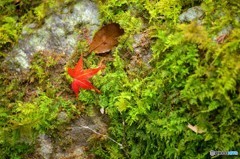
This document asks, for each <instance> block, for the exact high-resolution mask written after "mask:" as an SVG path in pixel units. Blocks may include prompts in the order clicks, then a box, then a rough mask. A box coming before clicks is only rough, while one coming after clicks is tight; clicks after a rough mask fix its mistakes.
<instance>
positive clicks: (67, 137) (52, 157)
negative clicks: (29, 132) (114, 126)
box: [33, 112, 108, 159]
mask: <svg viewBox="0 0 240 159" xmlns="http://www.w3.org/2000/svg"><path fill="white" fill-rule="evenodd" d="M107 122H108V119H107V116H106V115H102V114H100V112H97V113H94V115H93V116H91V117H89V116H81V117H80V118H78V119H76V120H75V121H73V122H72V123H71V124H69V125H66V126H65V127H64V128H63V129H60V130H59V131H58V132H57V133H55V138H54V139H53V138H52V139H51V137H49V136H47V135H45V134H44V135H40V136H39V139H38V144H37V147H38V148H37V151H36V152H35V154H33V156H34V158H44V159H86V158H90V157H92V154H90V155H89V154H88V155H87V154H86V149H87V147H88V142H87V141H88V139H89V137H91V136H92V135H94V134H95V135H96V133H95V132H97V133H100V134H103V135H106V133H107V132H106V131H107V124H106V123H107ZM90 129H91V130H90ZM94 131H95V132H94ZM56 136H58V137H56Z"/></svg>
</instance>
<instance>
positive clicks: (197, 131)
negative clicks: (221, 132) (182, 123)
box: [188, 123, 205, 134]
mask: <svg viewBox="0 0 240 159" xmlns="http://www.w3.org/2000/svg"><path fill="white" fill-rule="evenodd" d="M188 128H189V129H191V130H192V131H194V132H195V133H198V134H202V133H204V132H205V131H204V130H201V129H199V128H198V127H197V126H196V125H195V126H193V125H191V124H189V123H188Z"/></svg>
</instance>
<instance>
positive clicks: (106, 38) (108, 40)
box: [89, 23, 124, 54]
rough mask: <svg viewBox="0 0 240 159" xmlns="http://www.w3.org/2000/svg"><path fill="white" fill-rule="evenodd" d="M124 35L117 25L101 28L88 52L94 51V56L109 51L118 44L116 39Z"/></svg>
mask: <svg viewBox="0 0 240 159" xmlns="http://www.w3.org/2000/svg"><path fill="white" fill-rule="evenodd" d="M123 33H124V30H123V29H121V28H120V26H119V24H117V23H111V24H107V25H105V26H103V27H102V28H101V29H100V30H99V31H97V32H96V34H95V35H94V37H93V40H92V42H91V44H90V48H89V52H92V51H94V52H95V53H96V54H100V53H105V52H108V51H110V50H111V49H112V48H113V47H114V46H116V45H117V44H118V37H119V36H121V35H122V34H123Z"/></svg>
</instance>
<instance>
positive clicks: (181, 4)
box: [0, 0, 240, 158]
mask: <svg viewBox="0 0 240 159" xmlns="http://www.w3.org/2000/svg"><path fill="white" fill-rule="evenodd" d="M97 3H98V5H99V10H100V13H101V21H102V23H110V22H116V23H119V24H120V26H121V27H122V28H123V29H124V30H125V34H124V35H123V36H122V37H121V39H120V41H119V45H118V46H117V47H116V48H115V49H113V50H112V53H111V54H109V55H108V56H109V57H108V58H106V59H107V60H106V61H105V62H106V66H107V67H106V68H105V70H104V71H103V73H102V74H99V75H97V76H94V77H93V79H92V82H93V84H94V85H95V86H96V87H97V88H99V89H100V90H101V92H102V94H100V95H99V94H96V93H94V92H92V91H85V90H83V91H81V93H80V94H79V97H78V100H76V99H75V98H74V95H73V93H72V91H71V90H70V88H69V83H70V81H68V80H66V76H65V74H66V71H65V70H64V65H65V61H64V60H66V58H64V57H61V55H55V54H54V53H51V54H52V56H47V57H49V58H42V57H46V56H45V54H48V53H46V52H42V53H38V54H36V55H35V56H34V57H33V59H34V60H33V61H32V65H31V68H30V70H29V72H28V73H25V74H24V73H23V74H18V75H15V74H12V73H8V71H7V70H5V69H4V68H2V72H3V73H1V85H0V89H1V91H0V93H2V94H1V96H3V98H2V99H1V102H2V101H3V105H1V109H0V116H1V123H0V124H1V125H0V126H1V127H2V128H3V129H0V144H1V147H0V148H1V152H3V153H4V155H7V156H9V155H10V154H11V155H12V156H10V157H16V156H17V157H19V156H20V154H21V153H22V152H26V149H27V148H29V146H28V144H20V142H19V141H21V139H23V138H24V139H25V138H29V136H24V132H25V131H26V130H27V131H29V129H30V127H31V128H32V127H33V129H32V130H31V131H32V132H33V133H32V134H31V137H32V136H33V137H34V136H35V134H37V133H40V132H43V131H46V130H49V129H54V128H56V127H58V124H60V123H58V122H57V120H56V116H57V113H58V112H59V111H60V110H63V111H66V112H68V113H69V115H70V116H72V117H73V116H74V115H77V114H78V113H77V112H82V111H83V106H86V107H97V108H98V109H100V108H102V109H104V110H105V113H106V114H107V115H108V116H109V118H110V123H109V128H108V136H109V137H111V138H112V139H114V140H115V141H116V142H117V143H121V144H122V145H123V147H120V146H119V145H118V144H116V143H115V142H113V141H111V140H108V139H103V140H102V139H98V138H95V139H92V140H93V141H94V140H97V142H92V149H91V151H92V152H93V153H95V155H96V156H97V157H100V158H210V156H209V152H210V150H218V151H228V150H236V151H238V152H239V151H240V145H239V143H240V142H239V140H240V137H239V136H240V135H239V132H240V131H239V130H240V127H239V121H240V115H239V111H240V95H239V93H240V76H239V75H240V66H239V60H240V55H239V52H240V47H239V46H240V45H239V42H240V41H239V35H240V34H239V33H240V30H239V28H240V24H239V17H238V16H237V15H238V13H239V9H238V8H239V4H237V3H236V2H234V1H231V2H230V1H223V0H220V1H217V2H213V1H211V0H199V1H192V0H189V1H181V0H173V1H168V0H162V1H141V0H129V1H116V0H108V1H97ZM195 5H201V7H202V8H203V10H204V12H205V15H204V17H203V18H202V19H201V21H202V24H201V25H200V24H198V23H197V22H195V21H193V22H189V23H184V24H182V23H180V22H179V20H178V17H179V15H180V14H181V13H182V12H183V11H185V10H187V9H188V8H190V7H192V6H195ZM228 25H231V26H232V30H231V32H230V33H228V35H227V36H226V37H225V38H224V39H223V41H221V43H218V42H216V41H214V40H213V39H214V37H216V36H217V34H218V32H220V31H221V30H222V29H223V28H225V27H227V26H228ZM136 34H144V36H143V37H144V38H143V39H142V41H141V42H140V43H139V47H140V48H141V49H140V52H137V50H136V48H137V46H135V47H134V45H133V43H134V41H135V40H134V37H135V36H136ZM6 41H8V40H6ZM5 44H7V43H5ZM5 44H4V46H3V45H2V46H1V47H2V48H3V47H4V48H5V49H6V48H7V47H8V46H7V45H5ZM86 50H87V45H86V42H80V43H79V47H78V49H77V51H76V54H75V55H73V57H72V59H74V60H75V61H76V60H78V57H79V55H80V54H81V53H85V52H86ZM145 54H146V55H150V56H149V58H147V60H146V57H144V55H145ZM104 56H105V55H100V56H96V55H94V54H90V55H89V56H86V57H85V60H84V62H85V67H87V68H89V67H95V66H96V65H97V64H98V62H99V61H100V60H101V58H102V57H104ZM143 57H144V58H143ZM52 59H54V60H52ZM56 59H58V60H56ZM62 60H63V62H62V63H61V61H62ZM144 60H145V61H144ZM56 61H57V63H56ZM71 62H72V61H71V60H70V63H68V64H67V66H73V65H74V62H72V63H71ZM16 77H18V78H17V79H16ZM23 90H25V91H23ZM26 93H28V94H27V95H26ZM78 103H79V104H78ZM50 105H51V107H49V106H50ZM35 110H39V111H37V112H35ZM25 116H28V118H25ZM188 123H191V124H192V125H197V126H198V127H199V128H201V129H202V130H204V133H201V134H196V133H195V132H193V131H192V130H191V129H189V128H188V127H187V125H188ZM21 135H22V136H21ZM31 137H30V138H31ZM10 152H11V153H10ZM12 152H14V153H12Z"/></svg>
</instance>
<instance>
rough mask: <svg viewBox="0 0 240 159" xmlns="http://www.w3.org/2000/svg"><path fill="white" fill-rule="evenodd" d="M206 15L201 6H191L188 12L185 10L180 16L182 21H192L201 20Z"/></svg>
mask: <svg viewBox="0 0 240 159" xmlns="http://www.w3.org/2000/svg"><path fill="white" fill-rule="evenodd" d="M203 15H204V12H203V10H202V8H201V7H200V6H195V7H192V8H189V9H188V10H187V11H186V12H183V13H182V14H181V15H180V16H179V20H180V22H191V21H193V20H199V19H200V18H201V17H202V16H203Z"/></svg>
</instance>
